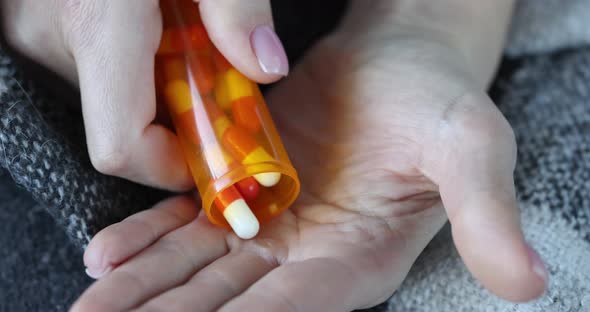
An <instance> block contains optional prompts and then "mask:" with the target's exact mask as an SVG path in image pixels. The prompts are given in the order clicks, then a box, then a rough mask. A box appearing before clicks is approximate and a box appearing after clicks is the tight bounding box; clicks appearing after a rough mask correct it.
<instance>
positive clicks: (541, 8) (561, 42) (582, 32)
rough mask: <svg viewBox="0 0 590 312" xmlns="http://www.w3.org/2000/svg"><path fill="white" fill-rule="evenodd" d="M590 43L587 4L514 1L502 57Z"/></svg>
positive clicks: (581, 0)
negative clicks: (510, 26) (514, 5)
mask: <svg viewBox="0 0 590 312" xmlns="http://www.w3.org/2000/svg"><path fill="white" fill-rule="evenodd" d="M588 44H590V1H588V0H566V1H563V0H518V2H517V5H516V10H515V14H514V17H513V20H512V29H511V32H510V35H509V38H508V42H507V47H506V54H507V55H509V56H512V57H516V56H522V55H526V54H539V53H543V52H552V51H555V50H559V49H566V48H573V47H579V46H583V45H588Z"/></svg>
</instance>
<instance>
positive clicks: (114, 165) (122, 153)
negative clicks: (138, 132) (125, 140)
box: [90, 143, 131, 175]
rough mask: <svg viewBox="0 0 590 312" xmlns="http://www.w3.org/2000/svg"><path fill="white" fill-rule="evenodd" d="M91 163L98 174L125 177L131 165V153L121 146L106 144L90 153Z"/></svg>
mask: <svg viewBox="0 0 590 312" xmlns="http://www.w3.org/2000/svg"><path fill="white" fill-rule="evenodd" d="M90 161H91V162H92V165H93V166H94V168H95V169H96V170H98V172H100V173H103V174H107V175H125V173H126V172H128V170H129V166H130V164H131V152H130V151H129V149H126V148H122V147H121V145H119V144H112V143H109V144H106V145H103V146H101V147H99V148H97V149H95V150H94V151H91V153H90Z"/></svg>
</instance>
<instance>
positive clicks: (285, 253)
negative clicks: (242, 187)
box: [73, 34, 543, 311]
mask: <svg viewBox="0 0 590 312" xmlns="http://www.w3.org/2000/svg"><path fill="white" fill-rule="evenodd" d="M366 40H369V39H366ZM383 42H387V44H383ZM361 47H370V48H361ZM465 67H466V66H465V64H463V62H462V60H461V58H460V57H459V56H457V55H455V54H453V50H452V49H450V48H448V47H446V46H444V45H442V44H438V43H434V42H428V41H409V40H406V39H398V38H393V37H392V38H388V40H383V39H381V40H379V41H375V42H371V41H370V40H369V41H368V42H365V41H364V42H360V41H359V40H356V41H355V40H350V38H344V37H343V36H341V35H337V34H336V35H333V36H331V37H329V38H328V39H325V40H324V41H322V42H321V43H320V44H318V45H317V46H316V47H315V48H314V49H313V50H312V51H311V52H310V54H308V56H307V57H306V58H305V59H304V61H303V62H302V63H301V64H300V65H299V66H297V67H296V69H295V71H294V72H293V74H292V75H291V76H290V77H289V78H288V79H287V80H286V81H284V82H282V83H281V84H280V85H278V86H277V87H276V88H275V89H273V90H272V91H271V92H270V93H269V95H268V101H269V106H270V108H271V111H272V113H273V117H274V119H275V122H276V124H277V126H278V127H279V130H280V132H281V135H282V137H283V140H284V143H285V145H286V147H287V149H288V151H289V153H290V155H291V158H292V161H293V163H294V165H295V167H296V168H297V169H298V172H299V175H300V178H301V182H302V192H301V195H300V197H299V199H298V200H297V202H296V203H295V204H294V205H293V206H292V207H291V209H290V210H289V211H288V212H286V213H285V214H283V215H282V216H281V217H279V218H278V219H277V220H275V221H273V222H272V223H270V224H268V225H265V226H264V227H263V228H262V231H261V233H260V234H259V235H258V236H257V237H256V238H255V239H253V240H250V241H242V240H240V239H238V238H237V237H236V236H235V235H234V234H232V233H229V232H227V231H226V230H224V229H219V228H215V227H213V226H212V225H210V224H209V223H208V221H207V220H206V217H205V216H204V215H203V214H198V211H197V210H196V209H195V206H197V204H196V202H195V201H194V200H193V199H191V198H188V197H176V198H173V199H169V200H167V201H165V202H162V203H160V204H159V205H157V206H156V207H154V208H153V209H150V210H148V211H145V212H142V213H139V214H137V215H134V216H131V217H130V218H128V219H127V220H125V221H123V222H121V223H118V224H115V225H113V226H111V227H109V228H107V229H105V230H103V231H102V232H101V233H99V234H98V235H97V236H96V237H95V238H94V240H93V241H92V242H91V244H90V245H89V247H88V249H87V251H86V254H85V262H86V265H87V266H88V268H89V270H90V271H91V273H92V274H95V275H103V273H104V276H103V277H102V278H101V279H100V280H99V281H97V282H96V283H95V284H94V285H93V286H91V287H90V288H89V289H88V290H87V291H86V292H85V293H84V294H83V295H82V297H81V298H80V299H79V300H78V302H77V303H76V305H75V306H74V308H73V309H74V310H76V311H88V310H92V311H94V310H96V311H107V310H108V311H122V310H132V309H137V310H139V311H154V310H158V311H159V310H166V311H184V310H191V311H210V310H216V309H219V310H220V311H349V310H354V309H358V308H363V307H370V306H373V305H375V304H378V303H379V302H381V301H383V300H385V299H386V298H387V297H388V296H390V295H391V294H392V293H393V292H394V291H395V289H396V288H397V287H398V286H399V284H400V283H401V282H402V280H403V278H404V277H405V275H406V274H407V272H408V270H409V269H410V267H411V265H412V263H413V261H414V260H415V259H416V257H417V256H418V255H419V253H420V252H421V251H422V249H423V248H424V247H425V246H426V244H427V243H428V242H429V241H430V239H431V238H432V237H433V236H434V235H435V234H436V232H437V231H438V230H439V229H440V228H441V226H442V225H443V224H444V222H445V221H446V218H447V215H448V216H449V218H450V220H451V223H452V226H453V234H454V239H455V242H456V244H457V246H458V248H459V251H460V253H461V255H462V257H463V258H464V260H465V262H466V264H467V266H468V267H469V269H470V270H471V271H472V272H473V273H474V274H475V275H476V277H477V278H478V279H480V280H481V281H482V282H483V283H484V285H485V286H487V287H488V288H490V289H491V290H492V291H494V292H495V293H497V294H499V295H501V296H503V297H505V298H508V299H513V300H523V299H530V298H531V297H533V296H535V295H538V294H539V292H541V291H542V289H543V280H542V277H540V276H538V275H535V274H534V270H533V268H532V267H531V262H530V258H531V256H530V252H531V251H530V250H529V247H528V245H527V244H526V242H525V241H524V239H523V237H522V234H521V232H520V229H519V225H518V214H517V209H516V203H515V199H514V186H513V182H512V170H513V167H514V163H515V150H516V148H515V145H514V139H513V136H512V133H511V130H510V127H509V125H508V124H507V123H506V121H505V120H504V119H503V117H502V116H501V114H500V113H499V112H498V111H497V110H496V108H495V107H494V105H493V103H492V102H491V101H490V99H489V98H488V97H487V96H486V95H485V93H484V91H483V89H484V88H483V87H482V86H481V85H480V84H478V83H477V82H475V81H473V80H471V79H470V76H469V73H468V71H467V70H466V69H465ZM445 209H446V211H445ZM445 212H446V213H445ZM508 264H509V265H508Z"/></svg>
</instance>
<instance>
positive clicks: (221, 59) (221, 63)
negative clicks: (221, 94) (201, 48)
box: [213, 49, 232, 73]
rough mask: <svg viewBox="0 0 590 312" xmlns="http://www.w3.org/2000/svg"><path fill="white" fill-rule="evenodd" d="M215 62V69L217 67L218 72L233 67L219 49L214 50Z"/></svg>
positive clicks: (223, 71)
mask: <svg viewBox="0 0 590 312" xmlns="http://www.w3.org/2000/svg"><path fill="white" fill-rule="evenodd" d="M213 62H214V63H215V69H217V72H218V73H225V72H226V71H228V70H230V69H231V68H232V65H231V64H230V63H229V62H228V61H227V59H226V58H225V56H223V55H222V54H221V52H219V51H218V50H217V49H215V51H213Z"/></svg>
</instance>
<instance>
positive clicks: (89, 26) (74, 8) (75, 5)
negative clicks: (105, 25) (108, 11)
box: [58, 0, 108, 52]
mask: <svg viewBox="0 0 590 312" xmlns="http://www.w3.org/2000/svg"><path fill="white" fill-rule="evenodd" d="M107 2H108V1H92V0H60V1H59V2H58V3H59V5H58V12H59V18H60V21H61V25H62V32H63V33H62V35H63V37H64V41H65V42H66V43H67V44H68V46H70V47H71V48H72V49H73V50H74V51H73V52H75V50H77V49H79V48H82V47H85V46H87V45H89V44H91V43H92V41H93V39H94V38H95V35H96V33H97V30H98V26H99V25H100V24H101V22H100V21H101V19H102V17H103V16H104V11H105V6H106V3H107Z"/></svg>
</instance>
